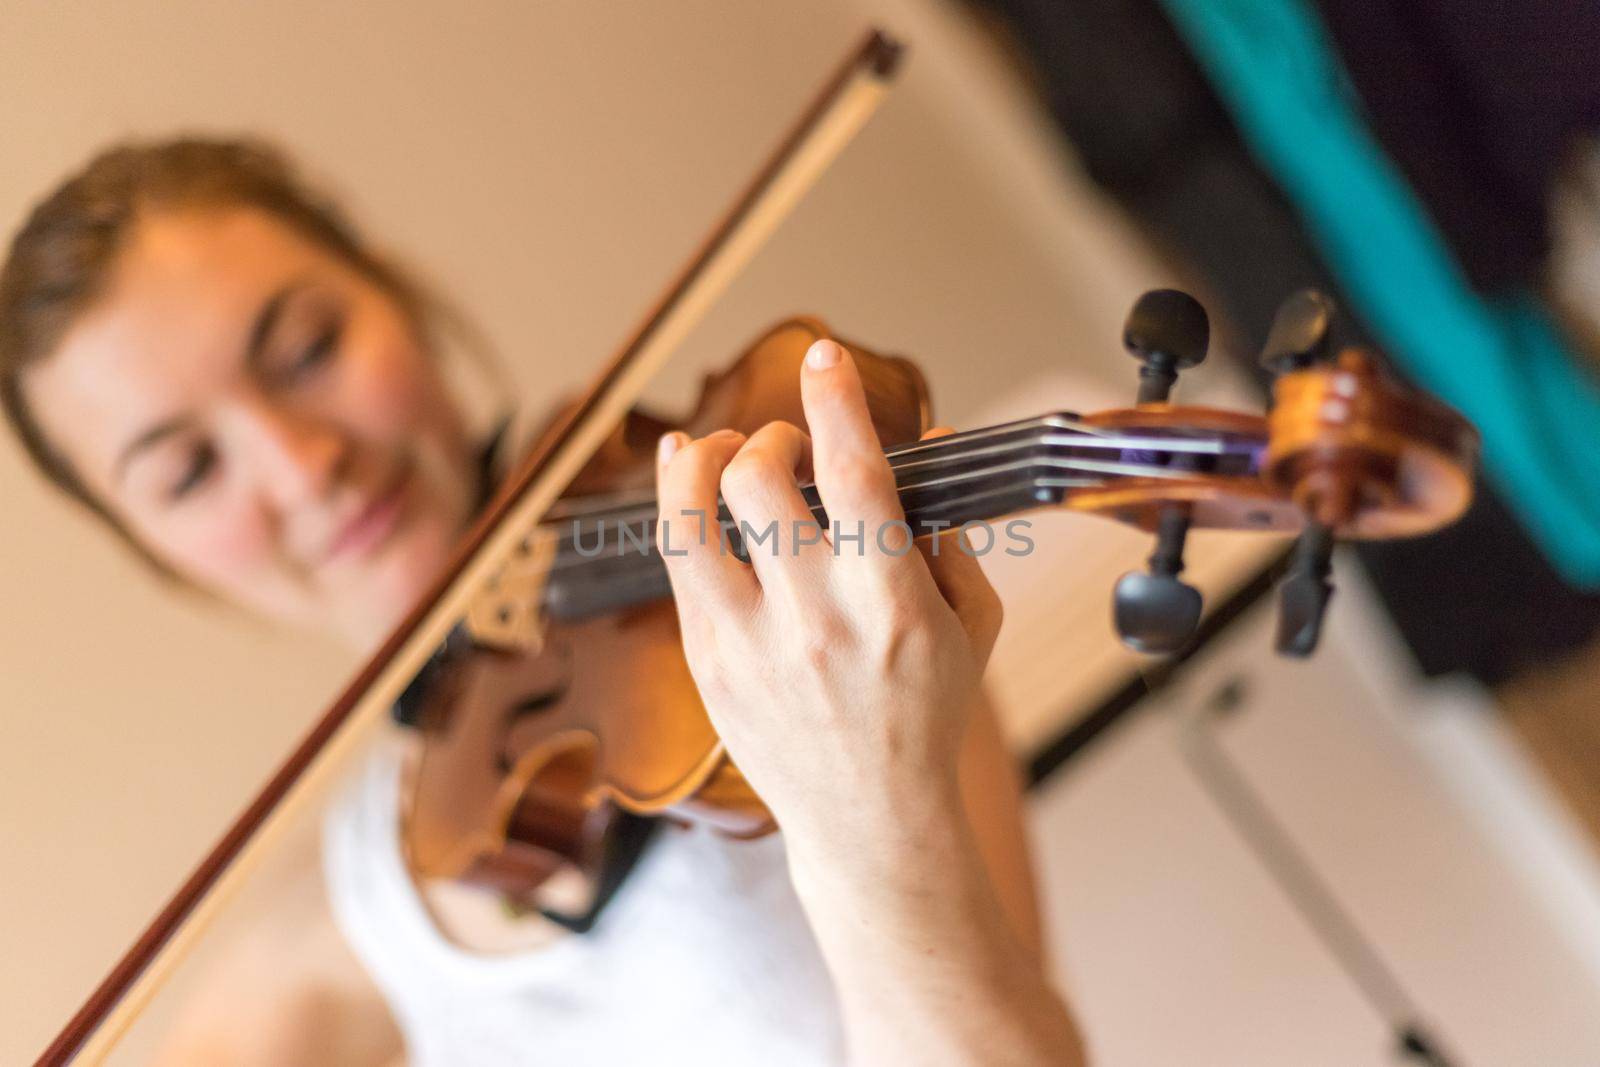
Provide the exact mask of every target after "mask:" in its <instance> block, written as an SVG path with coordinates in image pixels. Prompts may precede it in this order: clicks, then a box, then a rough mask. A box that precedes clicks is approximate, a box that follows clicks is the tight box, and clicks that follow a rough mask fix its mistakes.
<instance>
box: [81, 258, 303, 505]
mask: <svg viewBox="0 0 1600 1067" xmlns="http://www.w3.org/2000/svg"><path fill="white" fill-rule="evenodd" d="M305 284H306V283H305V282H304V281H294V282H290V283H288V284H287V285H285V286H283V287H282V288H280V289H279V290H278V291H277V292H275V293H273V294H272V296H270V297H268V298H267V301H266V303H264V304H262V305H261V310H260V311H258V312H256V317H255V321H254V322H253V323H251V325H250V336H249V339H248V340H247V341H246V342H245V349H244V359H245V364H246V365H247V366H251V367H254V366H256V365H257V364H259V363H260V362H261V357H262V354H263V353H264V352H265V351H266V347H267V339H268V338H269V337H271V336H272V329H273V327H274V326H275V325H277V322H278V319H279V318H280V317H282V315H283V308H284V305H285V304H287V303H288V301H289V297H291V296H293V295H294V293H295V291H296V290H297V289H300V288H302V287H303V286H304V285H305ZM187 421H188V416H186V415H175V416H173V417H171V418H166V419H162V420H161V421H160V422H158V423H156V424H155V425H154V426H151V427H150V428H149V429H146V430H144V431H142V432H140V433H139V434H138V435H137V436H136V437H134V439H133V440H132V441H129V442H128V443H127V444H126V445H124V446H123V448H122V451H121V452H120V453H118V454H117V460H116V463H115V464H114V465H113V466H112V468H111V477H112V480H113V481H117V480H120V479H121V478H122V476H123V474H124V473H125V472H126V471H127V469H128V464H129V463H131V462H132V461H133V460H134V459H136V458H137V457H138V456H139V455H140V454H141V453H143V452H145V451H148V450H149V449H151V448H153V447H155V446H156V445H158V444H160V443H161V442H162V441H164V440H166V439H167V438H168V437H171V436H172V435H173V434H175V433H177V432H179V431H180V430H182V429H183V427H184V424H185V423H186V422H187Z"/></svg>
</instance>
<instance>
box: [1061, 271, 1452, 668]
mask: <svg viewBox="0 0 1600 1067" xmlns="http://www.w3.org/2000/svg"><path fill="white" fill-rule="evenodd" d="M1334 315H1335V309H1334V305H1333V301H1332V300H1330V299H1329V298H1328V297H1327V296H1326V295H1324V294H1322V293H1320V292H1317V291H1316V290H1312V289H1306V290H1301V291H1300V292H1297V293H1295V294H1294V295H1292V296H1291V297H1290V298H1289V299H1288V300H1286V301H1284V303H1283V305H1282V307H1280V309H1279V311H1278V315H1277V317H1276V319H1275V320H1274V322H1273V325H1272V330H1271V332H1270V334H1269V336H1268V339H1267V343H1266V345H1265V346H1264V348H1263V351H1262V354H1261V363H1262V365H1263V366H1265V367H1266V368H1268V369H1269V370H1271V371H1273V372H1274V373H1275V374H1276V375H1277V377H1276V380H1275V382H1274V384H1273V390H1272V395H1273V403H1272V408H1271V410H1270V412H1269V413H1268V414H1267V416H1266V417H1265V419H1263V420H1259V421H1257V420H1255V419H1254V418H1253V417H1252V416H1248V415H1243V414H1238V413H1232V412H1221V411H1216V410H1213V409H1209V408H1189V407H1182V406H1178V405H1173V404H1169V403H1167V397H1168V395H1169V393H1170V390H1171V386H1172V383H1173V382H1174V381H1175V379H1176V376H1177V371H1178V370H1179V369H1182V368H1184V367H1189V366H1193V365H1195V364H1196V363H1198V362H1200V360H1201V359H1202V358H1203V357H1204V354H1205V340H1206V336H1207V329H1206V320H1205V312H1204V310H1203V309H1201V308H1200V305H1199V304H1198V303H1197V302H1196V301H1194V299H1193V298H1192V297H1189V296H1187V295H1186V294H1183V293H1179V292H1177V291H1176V290H1169V289H1168V290H1156V291H1154V292H1150V293H1146V294H1145V295H1144V296H1143V297H1141V298H1140V299H1139V301H1138V302H1137V303H1136V304H1135V305H1134V308H1133V310H1132V312H1131V313H1130V314H1129V317H1128V325H1127V327H1126V329H1125V330H1124V343H1125V345H1126V346H1127V348H1128V350H1129V351H1130V353H1131V354H1133V355H1134V356H1135V357H1137V358H1139V359H1140V360H1141V362H1142V363H1143V364H1144V366H1143V367H1142V368H1141V370H1140V388H1139V399H1138V402H1137V403H1136V405H1135V406H1134V407H1133V408H1130V409H1125V410H1121V411H1110V412H1101V413H1099V414H1096V415H1093V416H1088V417H1087V418H1086V419H1085V421H1086V422H1088V423H1092V424H1093V425H1096V426H1098V427H1101V428H1104V429H1105V430H1106V431H1107V432H1115V433H1123V434H1130V435H1150V436H1148V437H1146V438H1145V440H1149V439H1150V437H1164V438H1167V439H1168V440H1170V441H1171V442H1172V444H1171V451H1170V452H1167V453H1166V454H1164V455H1162V454H1159V453H1151V452H1150V451H1149V448H1148V447H1147V448H1146V450H1145V452H1143V453H1141V454H1140V461H1141V462H1145V461H1146V457H1147V456H1148V455H1152V454H1154V455H1156V459H1157V464H1156V466H1154V467H1150V468H1148V469H1147V472H1146V473H1143V474H1141V475H1140V476H1137V477H1133V478H1124V479H1120V480H1118V481H1117V482H1116V483H1115V484H1114V485H1112V484H1108V485H1105V486H1097V487H1095V488H1094V489H1093V490H1091V491H1088V492H1085V493H1081V494H1079V495H1078V496H1077V497H1076V498H1075V499H1072V500H1068V501H1066V503H1067V504H1068V506H1071V507H1074V508H1077V509H1079V510H1085V511H1091V512H1095V513H1098V514H1103V515H1107V516H1108V517H1111V518H1115V519H1118V520H1120V521H1122V522H1126V523H1130V524H1132V525H1136V526H1139V527H1140V528H1142V529H1145V530H1148V531H1150V532H1151V533H1153V534H1155V536H1156V548H1155V551H1154V552H1153V553H1152V555H1151V557H1150V566H1149V570H1148V572H1144V573H1141V572H1132V573H1129V574H1126V575H1124V576H1123V577H1122V578H1121V579H1120V580H1119V581H1118V582H1117V586H1116V591H1115V594H1114V596H1113V619H1114V621H1115V624H1116V627H1117V632H1118V634H1119V635H1120V636H1121V638H1122V640H1123V642H1124V643H1125V644H1127V645H1128V646H1129V647H1131V648H1133V649H1135V650H1136V651H1140V652H1155V653H1164V652H1175V651H1177V650H1178V649H1180V648H1182V647H1183V646H1184V645H1185V644H1187V643H1188V641H1189V640H1190V638H1191V637H1192V636H1193V634H1194V631H1195V629H1196V627H1197V626H1198V624H1199V618H1200V608H1201V603H1200V595H1199V593H1198V592H1197V591H1196V590H1194V589H1193V588H1192V587H1191V586H1188V585H1186V584H1185V583H1183V582H1182V581H1180V580H1179V578H1178V574H1179V573H1180V572H1181V571H1182V570H1183V546H1184V539H1185V537H1186V535H1187V533H1188V531H1189V529H1190V528H1191V527H1200V526H1205V527H1211V528H1224V529H1255V530H1262V531H1286V532H1298V534H1299V539H1298V541H1297V543H1296V546H1295V548H1294V550H1293V552H1292V553H1291V556H1290V564H1289V568H1288V572H1287V574H1286V575H1285V578H1284V581H1283V583H1282V585H1281V587H1280V616H1279V631H1278V639H1277V647H1278V651H1279V652H1281V653H1283V654H1285V655H1290V656H1305V655H1309V654H1310V653H1311V652H1312V650H1314V649H1315V648H1316V645H1317V640H1318V637H1319V634H1320V631H1321V626H1322V619H1323V616H1324V614H1325V613H1326V610H1327V606H1328V602H1329V600H1330V599H1331V598H1332V594H1333V587H1332V585H1331V584H1330V583H1329V581H1328V575H1329V573H1330V571H1331V560H1332V553H1333V546H1334V544H1335V541H1336V540H1340V539H1344V540H1369V539H1382V538H1394V537H1412V536H1417V535H1420V534H1424V533H1427V532H1429V531H1432V530H1435V529H1438V528H1439V527H1441V526H1445V525H1448V524H1449V523H1451V522H1453V521H1455V519H1456V518H1458V517H1459V516H1460V515H1461V513H1462V512H1463V511H1465V510H1466V508H1467V505H1468V504H1469V503H1470V502H1471V500H1472V471H1473V467H1474V464H1475V462H1476V458H1477V447H1478V438H1477V434H1476V432H1475V431H1474V430H1473V429H1472V427H1471V425H1470V424H1468V423H1467V422H1466V420H1465V419H1463V418H1462V417H1461V416H1460V415H1458V414H1456V412H1454V411H1452V410H1451V409H1450V408H1448V407H1446V406H1444V405H1443V404H1441V403H1439V402H1438V401H1436V400H1433V399H1432V398H1430V397H1428V396H1425V395H1423V394H1421V393H1419V392H1417V391H1415V390H1412V389H1409V388H1407V387H1405V386H1403V385H1401V384H1400V383H1399V382H1397V381H1395V380H1394V379H1393V378H1391V377H1390V376H1388V375H1387V374H1385V373H1384V372H1383V370H1382V369H1381V368H1380V366H1379V364H1378V361H1377V359H1376V357H1375V356H1373V355H1372V354H1371V353H1369V352H1367V351H1365V350H1363V349H1360V348H1346V349H1343V350H1342V351H1339V352H1338V353H1337V356H1335V355H1334V346H1333V344H1332V338H1331V333H1332V326H1333V321H1334ZM1198 440H1206V441H1209V442H1213V443H1214V442H1217V441H1223V442H1232V444H1233V445H1234V446H1236V447H1237V448H1241V449H1245V450H1251V449H1253V450H1255V452H1256V462H1255V463H1254V465H1253V469H1251V470H1250V471H1248V472H1247V473H1246V474H1245V475H1244V476H1241V472H1240V471H1238V470H1236V469H1227V470H1225V469H1223V468H1222V467H1221V466H1220V465H1218V464H1216V463H1212V464H1211V465H1210V466H1208V465H1207V461H1202V460H1199V459H1198V458H1196V457H1195V455H1194V454H1193V453H1192V452H1185V451H1184V449H1185V448H1193V447H1194V446H1193V442H1195V441H1198ZM1180 442H1181V443H1182V444H1180Z"/></svg>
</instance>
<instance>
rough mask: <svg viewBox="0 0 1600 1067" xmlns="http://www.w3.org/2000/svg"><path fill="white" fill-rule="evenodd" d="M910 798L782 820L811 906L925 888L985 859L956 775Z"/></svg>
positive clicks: (793, 868) (797, 879)
mask: <svg viewBox="0 0 1600 1067" xmlns="http://www.w3.org/2000/svg"><path fill="white" fill-rule="evenodd" d="M905 795H906V802H904V803H886V804H882V805H874V806H871V807H857V808H852V809H850V810H849V811H847V812H845V813H844V814H843V815H842V816H841V817H839V818H836V819H834V820H832V821H829V822H824V823H819V822H806V821H801V820H795V821H793V822H792V823H790V822H786V823H785V824H784V826H783V835H784V847H785V850H786V852H787V854H788V860H789V868H790V876H791V878H792V879H793V881H794V883H795V888H796V890H797V892H799V894H800V895H801V898H802V900H804V901H805V902H806V903H807V904H808V906H809V905H810V904H811V903H812V902H813V901H817V902H823V901H825V900H826V899H827V898H830V897H843V898H857V899H859V898H861V897H864V896H869V895H880V894H884V893H889V894H895V893H900V892H904V891H907V890H913V891H914V890H915V889H916V888H917V887H919V886H925V885H927V884H928V883H929V880H930V879H934V878H939V877H941V876H942V875H943V874H944V873H945V872H951V871H953V870H956V869H959V868H961V867H963V866H964V865H966V864H969V863H979V862H981V861H979V860H978V856H977V848H976V844H975V842H974V841H973V838H972V832H971V829H970V827H969V826H968V824H967V816H966V810H965V807H964V805H963V802H962V798H961V792H960V789H959V787H958V786H957V784H956V782H955V779H954V777H953V776H952V777H951V778H950V779H949V780H948V781H944V780H942V779H934V780H930V781H927V782H924V783H921V784H919V785H917V786H916V787H915V789H914V791H913V790H908V791H907V792H906V794H905Z"/></svg>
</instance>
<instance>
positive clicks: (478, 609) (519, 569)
mask: <svg viewBox="0 0 1600 1067" xmlns="http://www.w3.org/2000/svg"><path fill="white" fill-rule="evenodd" d="M558 541H559V537H558V536H557V535H556V533H555V532H554V531H553V530H548V529H544V528H535V529H534V531H533V532H532V533H530V534H529V535H528V536H527V537H525V538H523V539H522V542H521V543H520V544H519V545H518V546H517V549H516V551H515V552H513V553H512V555H511V557H510V558H509V559H507V560H506V561H505V563H504V564H503V565H502V566H501V568H500V570H499V571H497V572H496V573H495V574H494V576H493V577H491V578H490V579H489V580H488V581H487V582H485V583H484V585H483V588H482V589H480V590H479V591H478V592H477V594H476V595H474V596H473V598H472V600H471V601H470V602H469V603H468V605H467V613H466V619H465V622H466V627H467V632H468V633H469V634H470V635H471V636H472V639H473V640H474V641H477V642H479V643H480V644H484V645H489V646H492V647H495V648H502V649H506V650H508V651H510V650H518V651H524V652H529V653H538V652H539V651H540V650H541V649H543V648H544V625H545V621H544V612H543V611H542V610H541V606H542V603H543V600H544V590H545V584H546V582H547V581H548V580H549V577H550V565H551V563H552V562H553V561H554V560H555V556H556V545H557V543H558Z"/></svg>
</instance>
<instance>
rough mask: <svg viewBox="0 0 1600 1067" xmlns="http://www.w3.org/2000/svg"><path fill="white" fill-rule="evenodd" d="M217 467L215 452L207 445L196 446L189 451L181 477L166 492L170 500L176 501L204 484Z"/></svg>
mask: <svg viewBox="0 0 1600 1067" xmlns="http://www.w3.org/2000/svg"><path fill="white" fill-rule="evenodd" d="M216 466H217V450H216V449H215V448H213V447H212V446H211V445H209V444H205V443H202V444H198V445H196V446H195V447H194V449H193V450H191V451H190V453H189V457H188V459H187V461H186V462H185V463H184V468H183V476H182V477H180V478H179V479H178V481H177V482H176V483H175V484H174V485H173V486H172V488H171V489H169V490H168V491H167V496H168V498H169V499H170V500H173V501H178V500H182V499H183V498H184V497H186V496H188V495H189V494H190V493H192V492H194V491H195V490H196V489H199V488H200V487H201V486H202V485H204V484H205V482H206V479H207V478H209V477H210V476H211V472H212V471H213V470H215V469H216Z"/></svg>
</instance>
